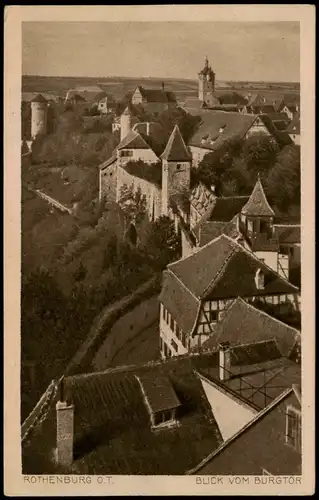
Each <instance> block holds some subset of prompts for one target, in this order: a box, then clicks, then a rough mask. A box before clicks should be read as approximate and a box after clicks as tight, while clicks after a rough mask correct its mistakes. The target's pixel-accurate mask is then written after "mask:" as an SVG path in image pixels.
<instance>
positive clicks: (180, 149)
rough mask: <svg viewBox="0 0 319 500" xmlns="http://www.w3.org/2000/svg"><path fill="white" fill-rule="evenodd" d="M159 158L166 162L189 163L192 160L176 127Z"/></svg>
mask: <svg viewBox="0 0 319 500" xmlns="http://www.w3.org/2000/svg"><path fill="white" fill-rule="evenodd" d="M161 158H162V159H163V160H166V161H191V159H192V156H191V154H190V152H189V151H188V149H187V147H186V144H185V142H184V139H183V137H182V134H181V132H180V130H179V128H178V126H177V125H175V127H174V130H173V132H172V133H171V136H170V138H169V140H168V142H167V145H166V148H165V150H164V152H163V153H162V155H161Z"/></svg>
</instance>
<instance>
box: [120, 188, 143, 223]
mask: <svg viewBox="0 0 319 500" xmlns="http://www.w3.org/2000/svg"><path fill="white" fill-rule="evenodd" d="M118 203H119V206H120V207H121V209H122V211H123V213H124V216H125V220H126V227H128V226H129V225H130V224H131V223H133V224H139V223H140V222H141V221H142V220H143V219H144V217H145V215H146V196H145V195H144V194H142V191H141V188H138V189H137V190H136V191H134V188H133V186H127V185H126V184H124V185H123V186H122V187H121V189H120V199H119V202H118Z"/></svg>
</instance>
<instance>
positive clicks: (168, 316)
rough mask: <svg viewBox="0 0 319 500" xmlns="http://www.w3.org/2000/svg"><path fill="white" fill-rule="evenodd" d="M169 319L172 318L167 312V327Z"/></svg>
mask: <svg viewBox="0 0 319 500" xmlns="http://www.w3.org/2000/svg"><path fill="white" fill-rule="evenodd" d="M171 317H172V316H171V315H170V313H169V312H168V313H167V324H168V325H170V323H171Z"/></svg>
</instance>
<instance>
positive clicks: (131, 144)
mask: <svg viewBox="0 0 319 500" xmlns="http://www.w3.org/2000/svg"><path fill="white" fill-rule="evenodd" d="M125 148H129V149H150V146H149V145H148V144H147V142H146V141H145V140H144V139H143V137H142V136H141V135H140V134H139V133H138V132H135V131H134V130H131V131H130V132H129V133H128V134H127V136H126V137H124V139H123V140H122V141H121V142H120V144H119V145H118V146H117V148H116V149H118V150H120V149H125Z"/></svg>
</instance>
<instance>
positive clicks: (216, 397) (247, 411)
mask: <svg viewBox="0 0 319 500" xmlns="http://www.w3.org/2000/svg"><path fill="white" fill-rule="evenodd" d="M199 378H200V380H201V383H202V386H203V389H204V391H205V394H206V396H207V399H208V401H209V404H210V406H211V409H212V412H213V414H214V417H215V419H216V421H217V424H218V427H219V430H220V432H221V435H222V437H223V439H224V441H226V440H227V439H229V438H231V437H232V436H233V435H234V434H236V432H238V431H239V430H240V429H242V428H243V427H244V426H245V425H246V424H248V422H250V421H251V420H252V419H253V418H254V417H255V415H256V413H257V412H256V410H254V409H253V408H250V407H249V406H248V405H245V404H244V403H242V402H240V401H239V400H236V399H235V397H233V396H230V395H228V394H226V393H224V392H222V391H221V389H220V388H219V387H218V386H217V385H215V384H213V383H212V382H208V381H207V380H205V379H204V378H203V377H202V376H199Z"/></svg>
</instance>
